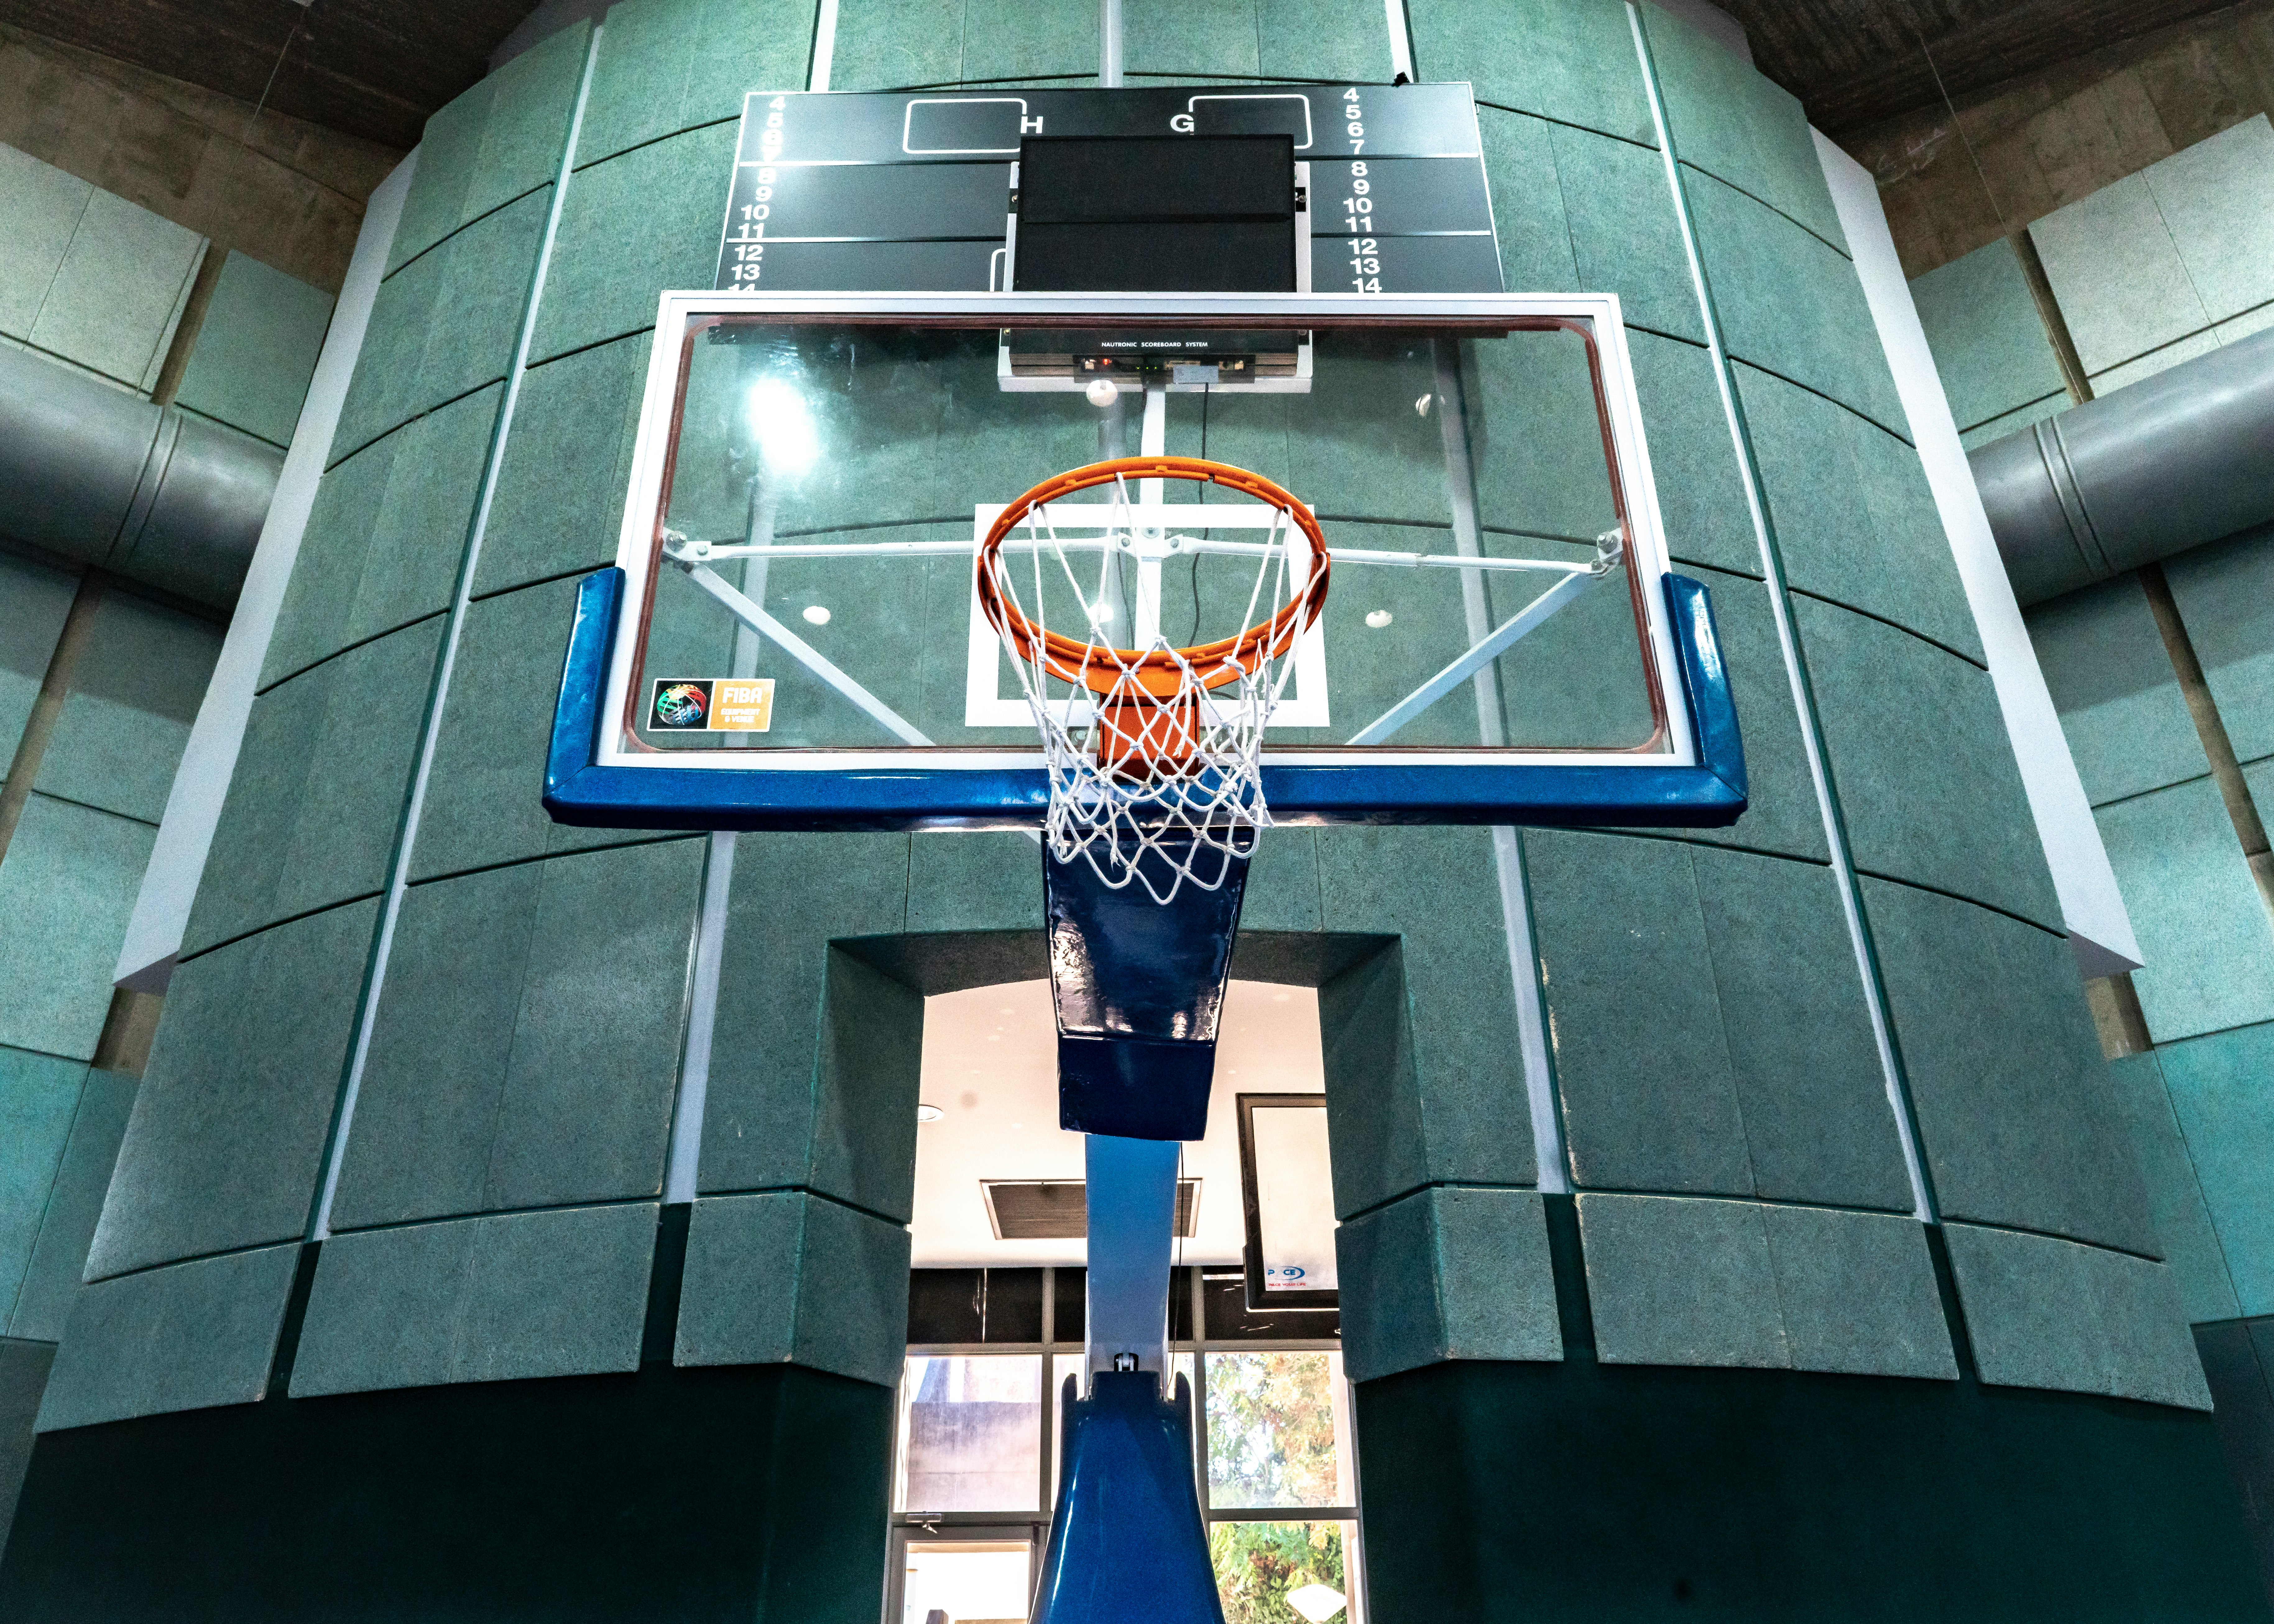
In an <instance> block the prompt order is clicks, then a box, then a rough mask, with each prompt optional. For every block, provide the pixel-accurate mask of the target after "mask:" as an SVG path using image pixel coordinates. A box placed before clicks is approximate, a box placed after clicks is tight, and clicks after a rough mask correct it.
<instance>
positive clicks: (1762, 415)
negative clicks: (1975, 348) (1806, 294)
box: [1734, 365, 1984, 664]
mask: <svg viewBox="0 0 2274 1624" xmlns="http://www.w3.org/2000/svg"><path fill="white" fill-rule="evenodd" d="M1734 370H1735V372H1736V380H1737V393H1738V395H1739V398H1740V399H1741V400H1742V402H1743V405H1744V410H1745V421H1746V425H1747V426H1748V428H1749V430H1750V431H1751V440H1752V446H1753V458H1754V463H1755V466H1756V467H1758V469H1759V470H1760V477H1761V486H1762V495H1763V497H1764V498H1765V499H1766V501H1767V503H1768V509H1769V522H1770V523H1771V524H1772V525H1773V526H1774V528H1775V534H1776V541H1777V552H1778V555H1779V556H1780V558H1781V560H1783V563H1784V574H1785V582H1786V584H1788V586H1790V587H1791V588H1792V589H1793V590H1795V591H1800V592H1807V593H1810V594H1811V595H1813V596H1815V597H1818V598H1829V599H1830V600H1831V601H1833V602H1834V603H1837V604H1843V605H1846V606H1847V607H1849V608H1850V609H1859V610H1861V611H1863V612H1864V613H1865V614H1869V615H1875V616H1877V617H1878V618H1879V619H1880V620H1892V621H1893V622H1894V624H1896V625H1897V626H1901V627H1903V628H1906V629H1908V630H1910V631H1914V632H1916V633H1917V634H1918V635H1920V636H1922V637H1925V638H1929V639H1931V641H1933V642H1935V643H1940V644H1942V646H1943V647H1945V648H1946V649H1949V650H1952V651H1953V652H1954V653H1958V654H1962V655H1964V656H1965V657H1966V658H1969V659H1970V660H1973V661H1975V662H1976V663H1977V664H1981V663H1983V659H1984V656H1983V652H1982V638H1981V635H1980V634H1979V633H1978V632H1977V630H1976V628H1975V625H1974V613H1973V611H1972V610H1971V609H1969V607H1968V606H1967V602H1966V589H1965V587H1964V585H1963V584H1962V583H1961V582H1960V581H1959V578H1958V561H1957V560H1956V559H1955V558H1954V557H1953V556H1952V554H1951V551H1950V542H1949V539H1948V538H1946V536H1945V535H1944V534H1943V530H1942V516H1941V515H1940V514H1939V513H1938V512H1937V511H1936V509H1935V505H1934V493H1933V492H1931V490H1929V489H1928V488H1927V483H1926V472H1925V470H1924V469H1923V468H1922V467H1921V466H1920V464H1919V459H1918V454H1917V453H1916V452H1915V451H1913V450H1912V449H1911V447H1909V445H1908V444H1907V443H1905V442H1904V441H1902V440H1897V439H1896V438H1895V437H1894V435H1892V434H1890V433H1888V432H1886V431H1885V430H1884V429H1881V428H1880V427H1879V425H1877V424H1874V423H1872V422H1871V421H1870V420H1869V419H1868V418H1864V417H1857V416H1856V414H1855V413H1853V412H1851V411H1849V410H1846V409H1845V408H1844V407H1841V406H1837V405H1834V403H1833V402H1830V401H1828V400H1826V399H1825V398H1824V397H1823V396H1822V395H1815V394H1811V392H1810V391H1808V390H1806V389H1803V388H1800V387H1797V386H1796V385H1794V384H1790V383H1787V382H1786V381H1785V380H1783V379H1781V378H1779V377H1777V376H1775V375H1774V374H1773V373H1770V372H1759V371H1757V370H1755V369H1754V368H1752V367H1750V366H1744V365H1739V366H1737V367H1736V368H1735V369H1734Z"/></svg>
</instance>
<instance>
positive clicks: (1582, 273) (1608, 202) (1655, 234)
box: [1495, 124, 1706, 344]
mask: <svg viewBox="0 0 2274 1624" xmlns="http://www.w3.org/2000/svg"><path fill="white" fill-rule="evenodd" d="M1553 139H1554V141H1555V169H1556V177H1557V179H1558V180H1559V182H1560V183H1561V184H1562V192H1563V211H1564V214H1565V215H1566V216H1567V217H1568V218H1569V219H1570V222H1571V250H1572V252H1573V254H1574V255H1575V256H1576V257H1577V261H1578V270H1579V282H1578V286H1579V287H1580V288H1581V289H1585V290H1586V291H1588V292H1591V293H1593V292H1605V293H1615V294H1617V295H1618V296H1619V311H1620V314H1621V315H1623V317H1624V318H1625V319H1626V320H1627V321H1628V322H1629V323H1630V325H1632V326H1636V327H1649V328H1651V329H1652V330H1653V331H1655V332H1660V333H1667V334H1671V335H1673V336H1675V337H1676V338H1686V339H1689V340H1690V341H1691V342H1694V343H1700V344H1702V343H1704V342H1706V319H1705V315H1704V313H1703V312H1700V311H1699V309H1698V283H1697V282H1696V280H1695V279H1694V278H1693V277H1692V276H1691V275H1690V256H1689V253H1688V252H1687V251H1686V250H1684V249H1683V245H1682V222H1681V220H1680V217H1679V216H1678V215H1676V214H1675V209H1674V193H1673V192H1672V190H1671V188H1669V187H1668V185H1667V184H1666V165H1665V164H1664V163H1663V162H1661V161H1660V158H1659V155H1658V154H1657V152H1656V151H1655V150H1654V149H1653V148H1650V147H1636V146H1632V145H1630V144H1629V143H1628V142H1625V141H1614V140H1608V139H1605V138H1603V137H1602V136H1600V135H1596V134H1594V133H1593V132H1591V131H1586V130H1574V129H1572V128H1571V127H1570V125H1568V124H1557V125H1556V126H1555V131H1554V136H1553ZM1496 196H1497V194H1495V197H1496ZM1505 229H1506V228H1504V227H1503V228H1502V230H1503V232H1504V231H1505ZM1509 286H1510V288H1511V289H1515V288H1517V284H1516V283H1515V282H1512V281H1511V282H1510V284H1509Z"/></svg>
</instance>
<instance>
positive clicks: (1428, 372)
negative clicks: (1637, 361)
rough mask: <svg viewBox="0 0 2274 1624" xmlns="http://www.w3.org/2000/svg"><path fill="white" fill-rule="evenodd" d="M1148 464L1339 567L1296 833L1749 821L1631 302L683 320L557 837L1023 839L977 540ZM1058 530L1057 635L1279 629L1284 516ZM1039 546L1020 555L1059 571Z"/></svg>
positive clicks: (1184, 491)
mask: <svg viewBox="0 0 2274 1624" xmlns="http://www.w3.org/2000/svg"><path fill="white" fill-rule="evenodd" d="M1140 455H1169V456H1181V457H1198V458H1203V459H1206V460H1208V461H1210V462H1220V463H1228V464H1231V465H1234V466H1236V467H1239V468H1243V469H1246V470H1252V471H1254V472H1255V473H1258V474H1261V475H1263V476H1265V477H1267V478H1268V479H1269V480H1272V481H1274V482H1276V483H1277V484H1278V485H1281V486H1284V488H1285V490H1286V491H1288V492H1291V493H1292V494H1293V495H1294V496H1295V497H1296V498H1298V499H1299V500H1300V501H1301V502H1302V503H1303V504H1304V505H1306V507H1307V508H1308V509H1309V510H1310V512H1311V514H1312V515H1314V516H1315V517H1316V519H1317V521H1318V523H1319V525H1320V527H1321V530H1322V532H1323V534H1324V537H1325V539H1326V541H1327V544H1328V546H1329V552H1330V555H1331V559H1332V565H1331V568H1332V579H1331V590H1330V591H1329V597H1328V598H1327V602H1326V606H1325V609H1324V613H1322V614H1321V616H1320V617H1319V619H1318V620H1317V622H1316V623H1315V624H1314V626H1313V627H1312V628H1311V629H1310V630H1309V631H1308V632H1307V633H1306V634H1305V635H1304V636H1303V638H1302V640H1301V643H1300V645H1299V647H1298V648H1297V650H1296V651H1295V657H1294V658H1293V659H1292V661H1291V671H1290V672H1289V673H1288V675H1287V678H1286V680H1285V682H1284V688H1283V689H1282V691H1281V693H1280V696H1279V703H1278V705H1277V708H1276V710H1275V711H1273V712H1272V717H1271V721H1270V725H1269V728H1268V729H1267V731H1266V733H1265V741H1264V756H1263V759H1264V763H1265V766H1264V788H1265V793H1266V796H1267V799H1268V801H1269V807H1270V809H1271V816H1272V817H1273V819H1274V821H1277V822H1305V821H1312V822H1318V821H1344V820H1372V821H1421V822H1441V821H1442V822H1493V821H1518V822H1521V821H1536V822H1557V823H1585V822H1619V823H1635V822H1659V823H1727V822H1728V821H1730V820H1731V819H1733V818H1734V817H1735V816H1736V815H1737V813H1738V812H1739V811H1742V809H1743V765H1742V759H1741V756H1740V755H1739V753H1738V750H1737V745H1736V731H1735V720H1734V716H1733V715H1732V714H1731V713H1730V711H1729V708H1728V694H1727V688H1726V683H1725V682H1724V681H1723V680H1722V678H1721V668H1720V660H1719V655H1718V652H1717V650H1715V647H1714V644H1713V635H1712V626H1711V620H1710V615H1709V613H1707V611H1706V605H1705V597H1704V591H1703V589H1702V588H1699V587H1697V586H1696V585H1695V584H1694V583H1686V582H1683V581H1681V580H1679V579H1678V578H1675V577H1672V576H1670V575H1669V572H1668V561H1667V551H1666V544H1665V538H1664V536H1663V534H1662V532H1661V530H1660V516H1659V509H1658V503H1657V500H1656V496H1655V493H1654V491H1653V484H1652V479H1651V473H1650V463H1649V455H1648V451H1647V448H1646V447H1645V441H1644V435H1643V430H1642V423H1641V417H1640V414H1639V411H1638V407H1637V403H1636V400H1635V395H1634V385H1633V380H1632V373H1631V371H1630V365H1629V362H1628V358H1627V353H1626V348H1625V343H1624V337H1623V327H1621V323H1620V318H1619V312H1618V305H1617V301H1616V300H1615V298H1614V297H1611V296H1608V295H1572V296H1547V297H1543V296H1534V295H1492V296H1463V297H1361V296H1357V295H1343V296H1332V295H1328V296H1316V295H1287V296H1261V295H1237V296H1231V295H1227V296H1216V297H1209V296H1190V295H1183V296H1177V297H1133V296H1096V295H1058V296H1051V295H1034V296H914V295H905V294H900V295H870V296H864V295H759V294H749V293H739V292H719V293H712V292H704V293H669V294H666V295H665V296H663V298H662V301H661V305H660V308H659V312H658V320H657V327H656V336H655V339H654V347H653V351H652V357H651V365H650V368H649V372H648V380H647V385H646V394H645V397H644V403H643V411H642V417H641V423H640V428H639V435H638V440H637V444H636V452H635V456H634V463H633V471H632V477H631V482H630V488H629V491H628V492H627V493H626V500H625V508H624V516H623V527H622V530H621V539H620V545H619V551H618V554H617V566H616V569H615V570H614V571H603V572H600V574H599V575H596V576H594V577H592V578H591V579H590V580H589V581H588V582H587V583H586V585H585V589H584V595H583V598H581V600H580V608H579V618H578V625H577V628H576V635H575V637H574V639H573V640H572V645H571V649H570V654H569V665H568V670H567V673H566V677H565V680H564V687H563V692H562V695H561V711H560V716H559V719H558V723H557V726H556V732H555V739H554V747H553V763H552V771H551V778H550V782H549V784H548V794H547V805H548V807H549V808H551V809H552V810H553V814H554V816H556V817H561V818H562V819H563V820H564V821H569V822H576V823H600V824H618V825H625V824H629V825H635V826H655V827H716V828H769V827H771V828H799V827H870V828H896V827H917V826H924V825H929V824H939V825H954V824H960V825H966V826H975V827H990V826H992V827H1014V826H1031V825H1032V824H1034V823H1036V822H1037V821H1039V818H1040V816H1041V814H1042V811H1043V807H1044V805H1045V803H1046V801H1047V795H1048V790H1047V785H1046V782H1045V775H1044V771H1043V756H1042V754H1041V750H1040V747H1039V743H1038V740H1037V735H1036V726H1035V717H1034V714H1033V712H1032V711H1030V709H1029V695H1028V694H1027V693H1026V692H1025V691H1024V690H1022V688H1021V684H1020V672H1019V669H1018V667H1017V666H1016V665H1015V664H1014V662H1013V658H1012V657H1011V656H1009V655H1008V654H1006V652H1005V650H1004V648H1003V645H1002V643H1001V641H1000V639H999V637H998V634H997V632H996V630H995V628H993V627H992V626H990V624H989V623H988V621H987V620H986V619H985V617H984V616H983V614H982V613H981V611H980V607H979V604H978V598H977V595H976V593H975V590H974V560H975V550H976V545H977V542H978V539H979V538H981V537H982V536H983V535H984V534H985V532H986V531H987V530H988V528H989V526H990V524H991V523H992V522H993V521H994V519H995V517H996V515H998V514H999V513H1001V512H1002V510H1003V508H1004V507H1005V505H1006V504H1008V503H1011V502H1012V501H1013V500H1014V499H1015V498H1017V497H1019V496H1020V494H1021V493H1022V492H1025V491H1027V490H1028V488H1029V487H1031V486H1033V485H1036V484H1038V483H1039V482H1041V481H1043V480H1044V479H1045V478H1048V477H1051V476H1053V475H1056V474H1058V473H1061V472H1063V471H1065V470H1070V469H1074V468H1079V467H1081V466H1083V465H1086V464H1090V463H1095V462H1101V461H1103V460H1106V459H1109V458H1113V457H1119V456H1140ZM1043 517H1044V518H1045V519H1046V520H1047V521H1048V523H1049V525H1050V530H1051V531H1052V536H1053V539H1054V540H1055V542H1057V543H1058V544H1059V545H1061V546H1062V547H1064V548H1065V552H1066V553H1067V555H1068V556H1070V557H1072V558H1073V559H1074V560H1078V562H1077V563H1076V564H1075V565H1074V566H1073V567H1072V568H1062V569H1059V570H1058V571H1057V572H1056V573H1054V574H1045V573H1044V572H1042V571H1037V572H1036V574H1035V590H1036V591H1037V592H1038V593H1039V594H1040V597H1041V601H1043V602H1044V604H1045V606H1046V607H1047V609H1048V612H1049V614H1050V620H1051V622H1052V624H1053V625H1058V624H1072V625H1074V626H1082V625H1085V624H1086V625H1087V627H1088V628H1091V629H1092V630H1093V631H1094V632H1095V633H1096V635H1099V636H1100V637H1102V638H1105V639H1109V640H1111V641H1113V642H1115V643H1119V644H1121V645H1123V646H1129V647H1137V648H1142V647H1147V646H1149V645H1150V643H1151V640H1153V639H1156V638H1158V639H1160V640H1162V641H1163V642H1165V643H1169V644H1171V645H1186V644H1193V643H1205V642H1208V641H1210V640H1213V639H1216V638H1221V637H1225V636H1230V635H1234V634H1236V633H1238V632H1239V630H1240V628H1242V627H1243V626H1246V625H1249V624H1253V623H1254V622H1255V621H1256V620H1261V619H1262V618H1263V617H1265V616H1267V615H1269V613H1270V612H1271V610H1272V609H1273V608H1274V607H1276V604H1275V603H1274V602H1273V601H1271V596H1272V591H1273V587H1272V584H1271V583H1268V582H1262V583H1260V582H1259V573H1258V569H1257V568H1256V567H1255V554H1256V553H1258V551H1259V550H1260V547H1261V544H1262V542H1263V541H1264V540H1265V539H1266V538H1267V537H1268V531H1269V526H1270V525H1272V524H1273V523H1280V522H1282V521H1281V516H1280V515H1277V514H1276V512H1275V511H1274V510H1273V509H1271V508H1269V507H1268V506H1267V505H1264V504H1261V503H1257V502H1254V501H1249V500H1245V499H1243V498H1240V497H1239V496H1238V495H1237V493H1234V492H1227V491H1225V490H1223V489H1221V488H1218V487H1215V486H1211V485H1205V484H1193V483H1186V482H1181V481H1178V480H1174V479H1162V480H1130V481H1127V482H1126V485H1124V486H1122V487H1118V488H1114V489H1109V490H1103V491H1093V492H1084V493H1082V495H1081V498H1080V499H1077V500H1066V501H1062V502H1058V503H1054V504H1052V505H1051V507H1050V508H1049V509H1048V510H1046V512H1045V514H1044V515H1043ZM1026 533H1027V534H1028V537H1029V539H1028V541H1027V542H1025V543H1021V542H1020V541H1019V539H1018V536H1017V534H1016V533H1014V536H1013V539H1012V540H1011V541H1010V542H1009V543H1007V544H1006V556H1010V555H1012V554H1013V553H1015V552H1016V549H1017V548H1018V547H1019V546H1020V545H1026V546H1027V547H1028V553H1027V554H1025V555H1021V556H1024V557H1025V558H1027V560H1028V561H1029V562H1032V561H1033V560H1034V555H1035V552H1036V550H1037V549H1039V548H1040V546H1041V545H1042V544H1041V542H1040V540H1039V539H1038V538H1037V533H1036V531H1035V526H1034V525H1033V524H1032V523H1029V524H1028V526H1027V527H1026ZM1068 544H1070V545H1068ZM1060 561H1063V560H1060ZM1026 567H1027V566H1026V564H1025V563H1020V564H1019V565H1017V568H1022V569H1023V568H1026ZM1022 578H1023V577H1022ZM1048 703H1052V704H1055V705H1058V706H1062V707H1079V706H1081V704H1083V703H1085V699H1084V696H1083V695H1081V694H1079V693H1073V692H1061V693H1058V694H1055V695H1050V698H1049V700H1048Z"/></svg>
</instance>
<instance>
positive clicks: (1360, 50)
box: [1093, 0, 1397, 107]
mask: <svg viewBox="0 0 2274 1624" xmlns="http://www.w3.org/2000/svg"><path fill="white" fill-rule="evenodd" d="M1254 4H1255V33H1256V39H1257V42H1258V56H1259V57H1260V59H1261V65H1262V72H1263V76H1264V77H1265V78H1266V79H1335V80H1340V81H1346V82H1348V83H1351V84H1355V85H1367V86H1381V87H1382V88H1381V89H1380V90H1379V91H1377V92H1375V93H1374V94H1389V95H1395V94H1397V93H1396V92H1395V91H1394V90H1390V89H1389V77H1390V72H1391V67H1390V60H1389V17H1388V14H1387V12H1386V11H1384V10H1383V8H1382V7H1381V6H1378V5H1373V4H1368V0H1254ZM1093 9H1095V8H1093ZM1359 105H1360V106H1361V107H1363V106H1364V105H1365V104H1364V102H1360V103H1359Z"/></svg>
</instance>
